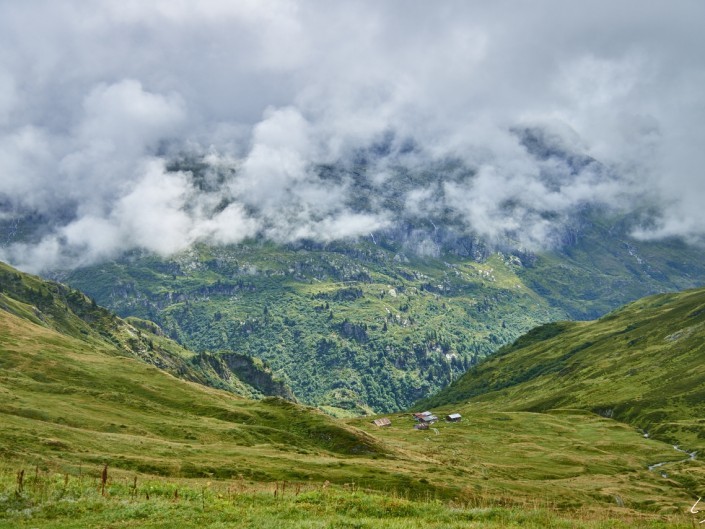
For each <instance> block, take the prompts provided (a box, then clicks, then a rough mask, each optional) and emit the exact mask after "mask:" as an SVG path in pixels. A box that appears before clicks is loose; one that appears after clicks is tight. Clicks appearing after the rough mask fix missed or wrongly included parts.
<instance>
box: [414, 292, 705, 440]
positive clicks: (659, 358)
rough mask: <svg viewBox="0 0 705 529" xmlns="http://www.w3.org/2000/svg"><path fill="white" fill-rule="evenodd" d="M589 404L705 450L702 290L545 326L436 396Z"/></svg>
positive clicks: (550, 405)
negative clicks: (596, 317)
mask: <svg viewBox="0 0 705 529" xmlns="http://www.w3.org/2000/svg"><path fill="white" fill-rule="evenodd" d="M467 401H470V402H473V403H492V405H493V406H497V407H500V408H502V409H511V410H531V411H546V410H551V409H556V408H582V409H587V410H592V411H594V412H597V413H599V414H601V415H604V416H606V417H612V418H615V419H618V420H620V421H623V422H627V423H629V424H633V425H635V426H638V427H639V428H641V429H643V430H644V432H647V433H648V434H650V435H652V436H655V437H658V438H660V439H665V440H667V441H669V442H672V443H680V444H682V445H684V446H686V447H687V448H688V449H689V450H696V449H697V450H700V451H702V450H703V449H705V419H704V418H705V290H704V289H699V290H692V291H686V292H682V293H677V294H662V295H657V296H653V297H649V298H645V299H643V300H640V301H638V302H635V303H632V304H630V305H628V306H626V307H624V308H623V309H620V310H618V311H615V312H613V313H611V314H608V315H607V316H605V317H603V318H602V319H600V320H597V321H593V322H578V323H569V322H560V323H553V324H548V325H544V326H542V327H539V328H537V329H534V330H533V331H531V332H530V333H528V334H526V335H525V336H523V337H521V338H520V339H518V340H517V341H516V342H515V343H514V344H512V345H511V346H508V347H505V348H503V349H502V350H500V351H499V352H498V353H497V354H496V355H494V356H492V357H491V358H488V359H486V360H485V361H483V362H481V363H480V364H478V365H477V366H475V367H473V368H472V369H470V370H469V372H468V373H467V374H466V375H464V376H463V377H462V378H461V379H459V380H457V381H456V382H455V383H453V384H452V385H451V386H450V387H448V388H446V389H445V390H443V391H441V392H440V393H438V394H437V395H435V396H434V397H432V398H431V399H428V400H426V401H423V402H422V403H420V404H421V405H422V406H433V405H440V404H448V403H453V402H467Z"/></svg>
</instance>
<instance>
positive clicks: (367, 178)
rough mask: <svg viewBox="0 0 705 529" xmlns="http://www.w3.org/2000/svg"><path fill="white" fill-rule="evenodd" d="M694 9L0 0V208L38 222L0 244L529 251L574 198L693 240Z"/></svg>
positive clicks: (650, 234) (698, 218)
mask: <svg viewBox="0 0 705 529" xmlns="http://www.w3.org/2000/svg"><path fill="white" fill-rule="evenodd" d="M704 17H705V7H704V6H703V4H702V3H701V2H697V1H694V0H693V1H685V2H681V3H679V4H678V5H677V6H668V7H666V6H659V5H648V6H647V5H644V4H643V3H642V2H637V1H636V0H634V1H626V2H620V4H619V5H614V3H610V2H606V1H605V2H602V1H600V2H597V3H594V4H591V5H590V6H577V5H571V6H566V5H565V3H562V2H558V1H557V0H556V1H548V0H541V1H539V2H537V3H535V4H532V5H531V6H528V5H517V4H515V3H509V2H504V1H499V2H493V3H492V4H487V3H481V2H460V1H457V2H456V1H451V2H447V3H445V4H444V5H442V6H434V7H433V8H431V7H430V6H428V5H427V4H426V3H423V2H401V1H399V2H396V1H392V2H385V3H383V4H380V3H379V2H372V1H362V2H355V3H354V4H346V5H338V4H321V3H315V2H310V1H308V0H269V1H245V2H236V3H233V2H222V1H218V0H207V1H204V2H199V3H198V6H197V7H195V6H194V4H193V3H192V2H186V1H180V0H179V1H168V2H167V1H161V0H157V1H154V2H147V3H145V2H137V1H132V0H130V1H127V2H122V3H120V5H119V6H117V4H115V3H114V2H109V1H107V0H106V1H97V2H92V3H91V4H90V5H88V4H86V3H85V2H79V1H78V0H63V1H61V2H50V1H48V0H46V1H41V0H40V1H37V2H27V3H18V2H14V3H11V2H6V3H4V4H2V5H0V49H2V50H3V51H2V52H1V53H0V175H1V178H0V222H2V223H4V224H3V225H5V226H10V225H11V224H12V221H13V219H16V218H20V217H22V216H27V215H35V217H38V218H41V219H43V222H44V224H43V225H42V226H41V227H40V229H38V230H37V232H36V233H35V234H34V236H32V237H28V238H26V239H24V240H21V241H16V240H15V241H13V240H11V238H9V239H7V242H5V243H4V246H3V247H2V248H0V258H2V259H4V260H9V261H11V262H12V263H13V264H16V265H19V266H21V267H23V268H25V269H28V270H35V271H38V270H43V269H48V268H56V267H69V266H79V265H82V264H87V263H91V262H96V261H99V260H102V259H109V258H112V257H115V256H117V255H119V254H120V253H121V252H124V251H126V250H130V249H134V248H143V249H146V250H149V251H153V252H157V253H160V254H164V255H168V254H170V253H173V252H176V251H179V250H182V249H184V248H187V247H188V246H189V245H192V244H193V243H194V242H197V241H209V242H213V243H216V244H231V243H237V242H240V241H242V240H244V239H246V238H248V237H256V236H261V237H268V238H271V239H273V240H276V241H280V242H288V241H295V240H298V239H302V238H306V239H315V240H318V241H322V242H328V241H332V240H336V239H341V238H343V239H345V238H355V237H359V236H365V235H367V234H369V233H372V232H377V231H380V230H389V229H392V228H393V227H394V226H395V225H396V224H398V223H399V222H400V221H403V222H408V223H412V224H414V223H415V224H418V225H423V226H431V228H429V229H433V227H434V226H436V225H437V223H438V222H442V221H443V222H452V223H453V225H454V226H455V227H456V228H457V229H461V230H463V231H464V232H465V233H467V234H472V235H477V236H481V237H483V238H485V239H486V240H488V241H490V242H503V243H507V242H508V243H511V244H515V245H517V246H521V247H527V248H542V247H547V246H551V245H553V244H556V238H555V234H556V232H557V229H558V228H559V227H560V226H561V225H563V224H564V223H566V222H569V221H570V218H571V215H573V214H574V213H575V211H576V210H579V209H580V208H582V207H583V206H585V205H591V204H599V205H601V206H605V207H610V208H614V209H616V210H619V211H623V212H629V211H637V210H642V209H643V208H645V207H648V208H650V211H654V212H655V214H654V216H652V217H651V218H650V219H649V222H645V223H644V225H643V227H642V228H641V229H640V230H638V231H637V232H635V236H638V237H642V238H660V237H667V236H679V237H684V238H686V239H687V240H689V241H691V242H702V240H703V237H704V234H705V228H703V226H705V222H703V221H704V220H705V219H703V214H702V207H701V203H702V201H703V199H705V184H703V182H704V181H705V180H704V179H703V178H702V175H701V172H702V167H705V151H703V149H702V145H703V144H704V142H705V132H703V130H704V129H703V127H702V122H703V119H704V118H705V97H704V96H703V95H702V86H703V82H704V81H705V59H703V57H702V54H701V53H700V50H701V49H702V48H703V46H704V45H705V42H704V41H705V36H703V33H702V31H701V28H700V24H699V21H700V20H702V19H703V18H704ZM178 160H181V164H177V163H175V162H176V161H178ZM186 161H190V162H189V163H196V164H197V167H195V166H189V164H188V163H186ZM419 240H420V242H419V243H418V245H417V246H418V248H419V251H423V252H425V253H433V251H435V250H434V248H435V246H434V244H433V243H432V242H428V241H426V242H424V241H423V240H421V239H419Z"/></svg>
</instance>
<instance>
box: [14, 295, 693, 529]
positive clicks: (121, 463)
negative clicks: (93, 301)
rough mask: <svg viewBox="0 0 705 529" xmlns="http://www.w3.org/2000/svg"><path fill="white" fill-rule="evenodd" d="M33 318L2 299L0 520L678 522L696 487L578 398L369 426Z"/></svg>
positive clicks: (397, 524) (649, 444)
mask: <svg viewBox="0 0 705 529" xmlns="http://www.w3.org/2000/svg"><path fill="white" fill-rule="evenodd" d="M15 309H16V311H19V309H22V311H24V312H26V313H28V311H29V312H32V310H31V308H30V307H24V308H23V307H19V308H18V307H15ZM20 312H21V311H20ZM31 320H32V317H30V316H29V313H28V314H27V317H24V318H23V317H20V316H18V315H16V314H11V313H10V312H7V311H6V310H0V397H1V398H0V422H1V423H2V425H3V427H2V428H1V429H0V527H37V526H42V527H87V526H101V527H103V526H106V527H107V526H109V527H115V528H118V527H137V526H139V527H168V526H173V524H174V523H176V521H178V525H179V526H182V527H214V528H215V527H222V525H223V524H224V523H230V522H233V520H240V521H242V520H246V522H247V524H248V525H244V526H249V527H267V526H273V525H276V526H278V527H345V526H346V525H347V526H355V525H356V524H357V526H363V527H364V526H366V527H371V528H376V527H389V528H401V527H415V526H420V525H423V526H431V527H463V526H467V524H469V523H477V524H482V526H486V527H512V526H516V527H519V526H528V527H544V526H546V525H554V526H558V527H560V526H567V527H620V526H624V525H623V524H629V525H633V524H634V523H641V524H643V525H645V526H653V527H662V526H663V524H664V523H668V524H673V526H678V525H679V526H681V527H687V526H688V525H687V524H689V523H690V522H691V520H690V517H688V516H684V515H683V514H682V513H683V509H684V508H687V507H688V506H689V505H690V504H692V501H694V500H693V496H694V495H699V494H701V492H703V489H702V487H701V483H702V482H701V481H699V479H700V478H699V473H698V472H699V471H700V466H699V465H700V463H699V461H689V462H687V463H678V461H679V460H681V459H683V455H682V454H681V453H679V452H676V451H675V450H673V448H672V447H671V446H670V445H668V444H666V443H662V442H659V441H656V440H653V439H647V438H644V437H643V435H642V434H641V433H640V432H639V431H636V430H635V429H634V428H631V427H629V426H626V425H623V424H620V423H617V422H615V421H614V420H612V419H608V418H604V417H600V416H598V415H594V414H591V413H588V412H584V411H582V412H581V411H575V410H574V411H558V412H552V413H536V412H533V411H512V410H510V409H507V410H503V409H501V408H500V407H499V406H495V405H494V404H493V403H484V404H475V403H469V404H462V405H458V406H452V407H441V408H439V409H437V410H435V411H437V412H438V413H439V415H441V416H442V415H443V414H444V413H449V412H451V411H459V412H461V413H462V414H463V416H464V419H463V421H462V422H460V423H445V422H441V423H437V424H436V425H435V430H433V429H432V430H428V431H416V430H414V429H413V424H414V421H413V419H412V418H411V417H410V416H409V415H408V414H393V415H390V416H389V417H390V418H391V420H392V426H390V427H389V428H384V429H379V428H377V427H376V426H374V425H373V424H372V423H371V422H370V419H369V418H364V419H363V418H357V419H351V420H348V421H344V422H343V421H340V420H336V419H332V418H330V417H329V416H327V415H325V414H323V413H321V412H320V411H318V410H315V409H312V408H306V407H302V406H300V405H298V404H295V403H292V402H287V401H285V400H282V399H276V398H268V399H263V400H259V401H252V400H247V399H243V398H240V397H237V396H235V395H233V394H232V393H228V392H224V391H219V390H216V389H212V388H208V387H205V386H203V385H200V384H195V383H192V382H188V381H184V380H180V379H178V378H175V377H173V376H172V375H170V374H168V373H166V372H164V371H163V370H161V369H158V368H156V367H154V366H151V365H148V364H146V363H145V362H144V361H143V360H141V359H139V358H136V357H132V356H128V355H126V354H125V353H124V352H123V351H121V349H120V348H118V347H117V346H115V345H110V344H107V343H91V342H89V341H87V340H84V339H82V337H74V336H70V335H67V334H62V333H59V332H57V331H56V330H54V329H52V328H49V327H48V326H45V325H39V324H38V323H37V322H34V321H31ZM145 325H146V324H145ZM663 462H667V463H669V464H668V465H666V466H663V467H660V468H663V469H667V471H668V476H667V477H664V476H663V475H662V474H661V473H660V472H658V471H651V470H649V468H648V467H649V465H653V464H655V463H663ZM106 464H107V465H108V467H109V472H108V479H107V482H106V487H105V488H106V492H105V495H103V494H101V489H102V486H101V483H100V481H101V479H100V475H101V471H102V469H103V468H104V465H106ZM21 470H24V471H25V474H24V476H25V478H23V479H24V483H23V485H22V487H20V482H19V481H18V480H17V479H16V478H17V476H18V474H17V473H18V472H19V471H21ZM135 479H136V480H137V481H136V482H135ZM135 483H136V485H135ZM20 489H21V490H20ZM147 496H150V498H149V499H148V498H147ZM620 520H621V521H620ZM233 523H234V522H233Z"/></svg>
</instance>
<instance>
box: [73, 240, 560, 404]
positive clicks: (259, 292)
mask: <svg viewBox="0 0 705 529" xmlns="http://www.w3.org/2000/svg"><path fill="white" fill-rule="evenodd" d="M521 268H522V265H521V261H520V260H519V258H517V257H516V256H508V255H503V254H494V255H490V256H489V257H488V258H487V259H486V260H484V261H483V262H477V261H473V260H469V259H461V258H459V257H457V256H452V255H448V256H446V257H445V258H443V259H441V258H431V257H427V258H420V257H414V256H413V255H407V254H405V253H404V252H403V251H402V250H396V249H394V248H391V247H386V248H385V247H382V246H378V245H375V244H374V243H372V242H359V243H356V244H347V245H343V244H341V245H329V246H326V247H320V246H312V247H307V246H305V245H302V246H300V247H296V248H295V247H288V246H281V245H275V244H271V243H260V242H250V243H247V244H242V245H239V246H236V247H221V248H214V247H206V246H200V247H196V248H194V249H192V250H191V251H189V252H186V253H184V254H181V255H178V256H175V257H173V258H168V259H161V258H157V257H154V256H140V255H134V256H131V257H127V258H125V259H122V260H120V261H117V262H111V263H104V264H101V265H100V266H96V267H92V268H87V269H81V270H76V271H74V272H72V273H70V274H69V275H68V276H66V278H65V279H66V280H67V281H69V282H70V283H71V284H72V285H74V286H76V287H78V288H81V289H83V290H85V291H86V292H89V293H90V294H91V296H94V297H95V298H96V299H97V300H98V301H99V302H100V303H101V304H105V305H106V306H109V307H110V308H111V309H113V310H115V311H116V312H118V313H119V314H120V315H123V316H127V315H136V316H139V317H141V318H147V319H150V320H153V321H156V322H158V323H159V324H160V326H161V327H162V328H163V329H164V330H165V332H167V333H168V335H169V336H170V337H172V338H174V339H176V340H178V341H179V342H180V343H182V344H184V345H185V346H187V347H189V348H191V349H193V350H196V351H200V350H204V349H207V350H212V351H219V350H222V351H234V352H237V353H242V354H246V355H250V356H253V357H257V358H261V359H263V360H264V361H266V362H267V363H268V364H269V365H270V366H271V367H272V369H273V370H274V372H275V373H277V374H278V375H279V376H282V377H283V378H284V379H285V380H286V381H287V383H289V385H290V386H291V387H292V389H293V390H294V393H295V394H296V396H297V397H298V398H299V399H301V400H302V401H304V402H306V403H308V404H313V405H317V406H321V407H327V408H328V409H329V410H331V411H336V410H337V412H341V411H343V410H347V411H350V412H357V413H359V412H364V411H369V410H370V409H373V410H377V411H384V410H395V409H400V408H404V407H407V406H408V405H410V404H411V403H412V402H413V401H414V400H416V399H418V398H420V397H422V396H424V395H428V394H430V393H432V392H433V391H436V390H438V389H440V388H442V387H444V386H445V385H446V384H447V383H448V382H450V381H451V380H452V379H454V378H457V377H458V376H460V374H462V373H463V372H464V371H465V370H466V369H467V368H468V367H469V366H470V365H472V364H473V363H474V362H476V361H477V359H479V358H481V357H482V356H485V355H487V354H489V353H491V352H492V351H493V350H494V349H496V348H497V347H499V346H500V345H502V344H504V343H507V342H510V341H511V340H513V339H515V338H516V337H517V336H519V335H520V334H521V333H522V332H525V331H527V330H529V329H530V328H532V327H534V326H535V325H537V324H538V323H542V322H546V321H551V320H554V319H557V318H560V317H565V313H564V312H562V311H561V310H558V309H553V308H551V307H550V306H549V304H548V303H547V302H546V301H545V300H543V299H542V298H541V297H539V296H537V295H536V294H535V293H534V292H533V291H532V290H531V289H529V288H527V287H526V286H525V284H524V283H523V282H522V280H521V279H520V277H519V276H518V272H519V271H520V269H521Z"/></svg>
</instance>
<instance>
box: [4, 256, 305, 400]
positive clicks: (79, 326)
mask: <svg viewBox="0 0 705 529" xmlns="http://www.w3.org/2000/svg"><path fill="white" fill-rule="evenodd" d="M0 309H4V310H5V311H8V312H10V313H12V314H15V315H16V316H19V317H20V318H23V319H25V320H27V321H29V322H32V323H35V324H38V325H40V326H43V327H46V328H49V329H53V330H55V331H57V332H59V333H61V334H63V335H65V336H70V337H73V338H77V339H79V340H81V341H83V342H86V344H90V345H92V346H95V347H98V348H101V349H103V350H106V349H114V350H116V351H117V352H119V354H123V355H127V356H131V357H134V358H139V359H140V360H143V361H145V362H147V363H149V364H151V365H154V366H156V367H159V368H160V369H164V370H166V371H168V372H170V373H171V374H173V375H175V376H178V377H180V378H184V379H186V380H191V381H194V382H199V383H201V384H206V385H211V386H214V387H218V388H221V389H226V390H228V391H232V392H234V393H237V394H239V395H243V396H249V397H256V396H261V395H262V394H266V395H277V396H283V397H286V398H289V399H293V395H292V394H291V391H290V390H289V388H288V387H287V386H286V385H285V384H284V383H283V382H281V381H279V380H277V379H275V378H274V377H273V376H272V373H271V370H270V369H269V368H268V367H267V366H265V365H263V364H262V362H261V361H258V360H257V359H253V358H250V357H248V356H245V355H238V354H234V353H233V354H229V355H226V356H222V357H221V356H216V357H214V356H213V355H211V354H208V353H207V352H204V353H201V354H196V353H193V352H192V351H189V350H187V349H184V348H183V347H182V346H180V345H179V344H177V343H176V342H174V341H173V340H171V339H169V338H168V337H166V336H165V335H164V333H163V331H162V330H161V328H160V327H159V326H158V325H156V324H154V323H153V322H151V321H146V320H142V319H139V318H134V317H131V318H127V319H126V320H122V319H121V318H118V317H116V316H115V315H114V314H113V313H111V312H110V311H108V310H106V309H104V308H102V307H100V306H98V305H97V304H96V302H95V301H94V300H92V299H90V298H88V297H86V295H85V294H83V293H82V292H79V291H78V290H75V289H72V288H69V287H67V286H65V285H62V284H61V283H55V282H53V281H45V280H43V279H41V278H39V277H36V276H32V275H29V274H23V273H21V272H19V271H18V270H15V269H13V268H12V267H10V266H7V265H6V264H4V263H0Z"/></svg>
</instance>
